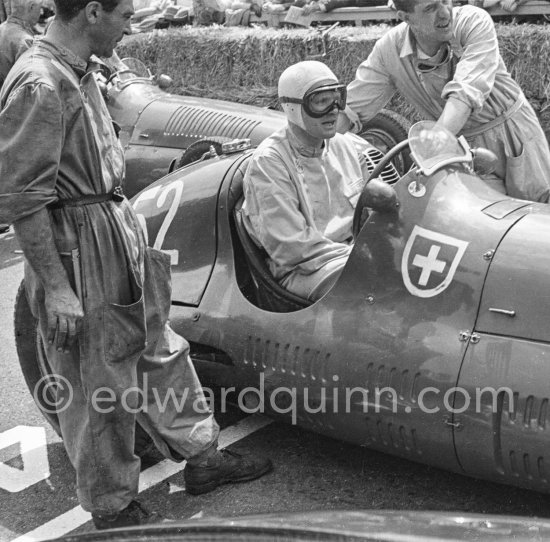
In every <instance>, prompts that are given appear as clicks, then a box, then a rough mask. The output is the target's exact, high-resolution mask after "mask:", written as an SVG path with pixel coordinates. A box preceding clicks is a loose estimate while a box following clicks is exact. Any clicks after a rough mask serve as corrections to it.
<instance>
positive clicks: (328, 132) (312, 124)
mask: <svg viewBox="0 0 550 542" xmlns="http://www.w3.org/2000/svg"><path fill="white" fill-rule="evenodd" d="M339 113H340V111H339V109H338V108H337V107H336V106H335V107H334V108H333V110H332V111H330V112H329V113H327V114H326V115H324V116H322V117H321V118H318V119H316V118H313V117H310V116H309V115H308V114H307V113H306V112H305V111H304V108H303V107H302V121H303V123H304V126H305V129H306V132H307V133H308V134H309V135H310V136H312V137H314V138H316V139H330V138H331V137H334V136H335V135H336V125H337V121H338V117H339Z"/></svg>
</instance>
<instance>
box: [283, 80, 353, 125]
mask: <svg viewBox="0 0 550 542" xmlns="http://www.w3.org/2000/svg"><path fill="white" fill-rule="evenodd" d="M346 99H347V90H346V85H340V84H335V85H327V86H324V87H319V88H316V89H314V90H311V91H309V92H306V95H305V96H304V97H303V99H299V98H288V97H286V96H281V97H280V98H279V100H280V102H281V103H283V104H284V103H291V104H302V107H303V108H304V111H305V112H306V113H307V114H308V115H309V116H310V117H312V118H314V119H319V118H321V117H324V116H325V115H327V114H328V113H330V112H331V111H332V110H333V109H334V107H337V108H338V110H339V111H343V110H344V109H345V107H346Z"/></svg>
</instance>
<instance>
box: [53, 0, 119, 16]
mask: <svg viewBox="0 0 550 542" xmlns="http://www.w3.org/2000/svg"><path fill="white" fill-rule="evenodd" d="M91 1H93V0H54V2H55V13H56V16H57V17H59V18H60V19H61V20H62V21H70V20H71V19H74V17H76V16H77V15H78V12H79V11H81V10H83V9H84V8H85V7H86V6H87V5H88V4H89V3H90V2H91ZM95 1H97V2H99V3H100V4H101V5H102V6H103V9H104V10H105V11H113V10H114V9H115V8H116V7H117V6H118V3H119V2H120V0H95Z"/></svg>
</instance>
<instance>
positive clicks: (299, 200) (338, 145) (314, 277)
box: [243, 126, 368, 301]
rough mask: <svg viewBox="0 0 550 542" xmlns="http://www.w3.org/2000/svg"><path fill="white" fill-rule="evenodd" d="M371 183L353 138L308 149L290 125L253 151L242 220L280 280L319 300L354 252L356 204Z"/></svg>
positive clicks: (245, 179)
mask: <svg viewBox="0 0 550 542" xmlns="http://www.w3.org/2000/svg"><path fill="white" fill-rule="evenodd" d="M367 177H368V169H367V167H366V163H365V161H364V157H362V156H359V153H358V151H357V149H356V148H355V145H354V144H353V143H352V141H351V138H349V136H345V135H342V134H336V137H334V138H332V139H330V140H327V141H325V146H324V148H323V149H315V148H309V147H305V146H304V145H303V144H302V143H300V141H299V140H298V139H297V138H296V136H295V135H294V134H293V133H292V130H291V129H290V128H289V126H287V127H286V128H283V129H282V130H279V131H278V132H276V133H275V134H273V135H272V136H271V137H269V138H267V139H266V140H264V141H263V142H262V143H261V144H260V146H259V147H258V148H257V149H256V151H255V152H254V155H253V157H252V159H251V160H250V163H249V166H248V169H247V172H246V175H245V178H244V186H243V188H244V197H245V201H244V205H243V218H244V220H243V222H244V225H245V227H246V228H247V230H248V232H249V233H250V235H251V237H252V238H253V239H254V241H255V242H256V243H257V245H258V246H260V247H262V248H263V249H264V250H265V251H266V252H267V254H268V255H269V258H268V261H267V263H268V265H269V268H270V271H271V273H272V274H273V276H274V277H275V279H276V280H277V281H279V283H280V284H281V286H283V287H284V288H286V289H287V290H289V291H290V292H292V293H294V294H297V295H299V296H301V297H303V298H306V299H310V300H311V301H315V300H317V299H319V298H320V297H322V296H323V295H324V294H325V293H327V292H328V291H329V290H330V289H331V288H332V286H333V285H334V284H335V282H336V281H337V279H338V277H339V276H340V273H341V272H342V269H343V267H344V265H345V263H346V261H347V259H348V257H349V254H350V252H351V248H352V245H351V242H352V221H353V213H354V209H355V205H356V203H357V199H358V198H359V194H360V193H361V190H362V188H363V186H364V185H365V179H366V178H367Z"/></svg>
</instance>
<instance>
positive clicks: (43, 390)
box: [14, 281, 155, 458]
mask: <svg viewBox="0 0 550 542" xmlns="http://www.w3.org/2000/svg"><path fill="white" fill-rule="evenodd" d="M14 327H15V347H16V350H17V356H18V357H19V365H20V366H21V371H22V372H23V377H24V378H25V383H26V384H27V387H28V388H29V391H30V392H31V394H32V395H33V398H34V400H35V402H36V403H37V406H38V408H39V409H40V412H41V413H42V415H43V416H44V418H46V420H47V421H48V422H49V424H50V425H51V426H52V427H53V429H54V431H55V432H56V433H57V434H58V435H59V436H61V429H60V427H59V419H58V417H57V414H56V413H55V410H54V409H53V408H52V405H55V399H54V396H53V395H52V393H51V390H50V387H42V386H41V383H44V382H45V381H46V379H47V378H48V376H49V375H51V374H52V370H51V368H50V366H49V364H48V360H47V359H46V354H45V352H44V348H43V345H42V339H41V337H40V334H39V333H38V320H36V318H35V317H34V316H33V314H32V312H31V308H30V307H29V302H28V300H27V292H26V290H25V281H22V282H21V284H20V285H19V290H18V291H17V296H16V298H15V310H14ZM153 450H155V447H154V444H153V441H152V440H151V437H150V436H149V435H148V434H147V433H146V432H145V430H143V429H142V428H141V426H140V425H139V424H136V437H135V453H136V455H138V456H140V457H142V458H143V457H144V456H145V455H147V454H149V453H151V452H152V451H153Z"/></svg>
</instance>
